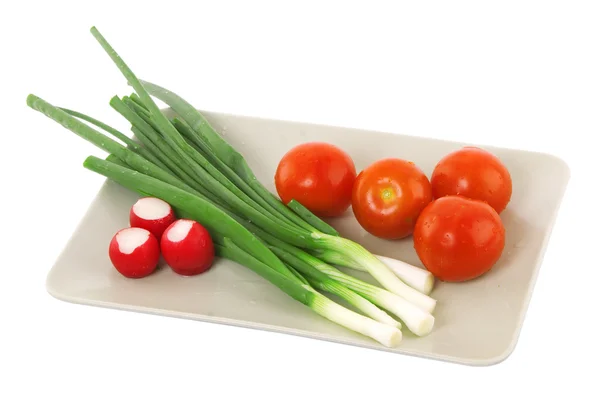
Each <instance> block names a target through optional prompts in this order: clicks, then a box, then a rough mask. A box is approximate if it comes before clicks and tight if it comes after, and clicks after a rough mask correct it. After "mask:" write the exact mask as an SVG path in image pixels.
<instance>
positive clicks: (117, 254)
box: [108, 227, 160, 278]
mask: <svg viewBox="0 0 600 400" xmlns="http://www.w3.org/2000/svg"><path fill="white" fill-rule="evenodd" d="M108 256H109V258H110V261H111V262H112V264H113V266H114V267H115V268H116V269H117V271H119V272H120V273H121V275H123V276H125V277H127V278H143V277H145V276H148V275H150V274H151V273H152V272H154V270H155V269H156V266H157V265H158V260H159V258H160V248H159V244H158V240H157V239H156V238H155V237H154V235H152V234H151V233H150V231H148V230H146V229H142V228H137V227H133V228H125V229H121V230H120V231H118V232H117V233H116V234H115V235H114V236H113V238H112V240H111V241H110V246H109V247H108Z"/></svg>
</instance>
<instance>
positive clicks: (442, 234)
mask: <svg viewBox="0 0 600 400" xmlns="http://www.w3.org/2000/svg"><path fill="white" fill-rule="evenodd" d="M504 236H505V231H504V225H503V224H502V220H501V219H500V216H499V215H498V213H497V212H496V211H495V210H494V209H493V208H492V207H491V206H490V205H489V204H487V203H484V202H483V201H480V200H473V199H468V198H466V197H463V196H445V197H441V198H439V199H437V200H434V201H433V202H431V203H430V204H429V205H428V206H427V207H425V209H424V210H423V212H422V213H421V215H420V216H419V218H418V219H417V224H416V226H415V231H414V235H413V240H414V247H415V250H416V251H417V254H418V256H419V258H420V259H421V262H422V263H423V265H424V266H425V268H427V270H429V271H430V272H431V273H432V274H433V275H434V276H435V277H437V278H438V279H440V280H442V281H446V282H462V281H467V280H470V279H474V278H477V277H479V276H481V275H483V274H484V273H486V272H487V271H489V270H490V269H491V268H492V266H494V264H495V263H496V262H497V261H498V259H499V258H500V256H501V254H502V251H503V250H504Z"/></svg>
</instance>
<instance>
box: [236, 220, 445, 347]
mask: <svg viewBox="0 0 600 400" xmlns="http://www.w3.org/2000/svg"><path fill="white" fill-rule="evenodd" d="M232 218H234V219H235V220H236V221H238V222H239V223H240V224H241V225H243V226H244V227H245V228H246V229H248V230H249V231H250V232H252V233H254V234H255V235H256V236H258V237H260V238H261V239H262V240H264V241H265V242H266V243H267V244H268V245H269V246H268V247H269V248H270V249H271V251H272V252H273V253H275V254H276V255H277V256H278V257H279V258H280V259H281V260H283V261H284V262H285V263H287V264H289V265H291V266H292V268H295V269H297V270H299V271H300V272H301V273H303V274H305V275H308V276H309V277H315V278H317V279H318V280H319V281H321V282H326V281H329V280H333V281H336V282H338V283H339V284H341V285H344V286H346V287H347V288H349V289H351V290H353V291H354V292H356V293H358V294H360V295H362V296H363V297H365V298H366V299H368V300H369V301H370V302H371V303H373V304H375V305H377V306H379V307H381V308H384V309H386V310H388V311H390V312H391V313H392V314H394V315H396V316H397V317H398V318H400V319H401V320H402V322H404V324H405V325H406V327H407V328H408V329H409V330H410V331H411V332H413V333H414V334H415V335H418V336H424V335H427V334H429V333H430V332H431V330H432V329H433V325H434V323H435V318H434V317H433V315H431V313H429V312H427V311H425V310H422V309H421V308H419V307H418V306H417V305H415V304H413V303H411V302H409V301H407V300H406V299H404V298H402V297H400V296H397V295H395V294H393V293H390V292H388V291H387V290H384V289H382V288H379V287H377V286H373V285H371V284H368V283H366V282H363V281H361V280H360V279H357V278H354V277H352V276H350V275H346V274H344V273H342V272H341V271H339V270H338V269H336V268H334V267H332V266H331V265H328V264H326V263H325V262H323V261H321V260H319V259H318V258H316V257H314V256H312V255H310V254H308V253H306V252H304V251H302V250H300V249H298V248H296V247H294V246H291V245H289V244H287V243H285V242H283V241H281V240H279V239H277V238H276V237H275V236H273V235H271V234H269V233H267V232H265V231H264V230H262V229H260V228H258V227H257V226H255V225H253V224H251V223H249V222H247V221H244V220H242V219H239V218H237V217H235V216H232ZM315 270H316V271H318V273H315V272H314V271H315ZM315 274H316V276H315ZM323 275H325V276H326V278H324V277H323ZM327 278H329V279H327ZM371 317H372V318H374V317H373V316H371Z"/></svg>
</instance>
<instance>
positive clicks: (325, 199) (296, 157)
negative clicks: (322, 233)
mask: <svg viewBox="0 0 600 400" xmlns="http://www.w3.org/2000/svg"><path fill="white" fill-rule="evenodd" d="M355 179H356V169H355V167H354V162H353V161H352V158H350V156H349V155H348V154H347V153H345V152H344V151H343V150H342V149H340V148H338V147H336V146H334V145H332V144H329V143H319V142H311V143H304V144H301V145H298V146H296V147H294V148H293V149H291V150H290V151H288V152H287V153H286V154H285V155H284V156H283V158H282V159H281V161H280V162H279V165H278V166H277V171H276V173H275V186H276V188H277V193H278V194H279V197H280V198H281V200H282V201H283V202H284V203H285V204H287V203H289V202H290V201H291V200H296V201H297V202H299V203H300V204H302V205H303V206H304V207H306V208H308V209H309V210H310V211H312V213H313V214H315V215H317V216H319V217H337V216H340V215H341V214H343V213H344V212H345V211H346V210H347V209H348V208H349V207H350V203H351V198H352V185H353V184H354V180H355Z"/></svg>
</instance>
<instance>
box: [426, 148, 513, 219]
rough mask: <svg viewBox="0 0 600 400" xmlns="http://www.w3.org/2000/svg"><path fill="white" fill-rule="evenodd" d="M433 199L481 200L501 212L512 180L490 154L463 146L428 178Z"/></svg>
mask: <svg viewBox="0 0 600 400" xmlns="http://www.w3.org/2000/svg"><path fill="white" fill-rule="evenodd" d="M431 188H432V190H433V197H434V198H436V199H437V198H440V197H442V196H448V195H461V196H465V197H469V198H471V199H475V200H481V201H485V202H486V203H488V204H489V205H490V206H492V207H494V209H495V210H496V211H497V212H498V213H501V212H502V210H504V209H505V208H506V205H507V204H508V202H509V201H510V198H511V196H512V179H511V176H510V173H509V172H508V169H507V168H506V166H505V165H504V164H503V163H502V161H501V160H500V159H499V158H498V157H496V156H495V155H493V154H492V153H490V152H488V151H486V150H483V149H480V148H477V147H464V148H462V149H460V150H457V151H454V152H452V153H450V154H448V155H446V156H445V157H444V158H442V159H441V160H440V162H439V163H438V164H437V165H436V167H435V169H434V171H433V174H432V175H431Z"/></svg>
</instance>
